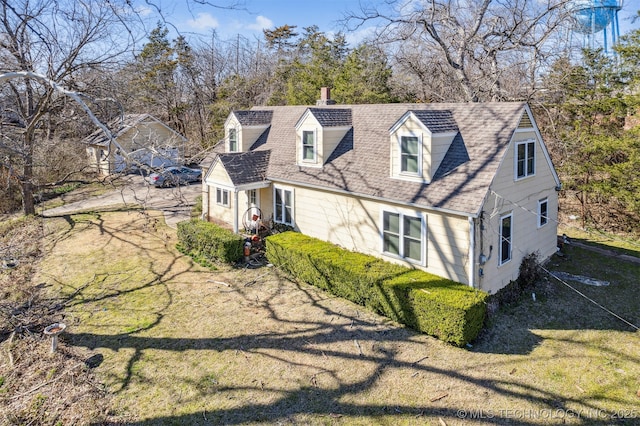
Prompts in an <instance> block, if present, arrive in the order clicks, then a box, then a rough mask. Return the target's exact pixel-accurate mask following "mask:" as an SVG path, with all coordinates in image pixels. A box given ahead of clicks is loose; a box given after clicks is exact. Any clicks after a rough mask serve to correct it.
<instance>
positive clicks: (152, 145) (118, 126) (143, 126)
mask: <svg viewBox="0 0 640 426" xmlns="http://www.w3.org/2000/svg"><path fill="white" fill-rule="evenodd" d="M107 127H108V128H109V130H110V131H111V132H112V135H113V138H114V139H115V140H116V141H117V142H118V144H120V146H122V148H124V149H125V150H127V153H128V154H129V156H130V158H132V159H133V160H135V161H136V162H138V163H140V164H144V165H148V166H151V167H155V168H158V167H168V166H172V165H175V164H177V163H179V162H180V159H181V158H182V156H183V154H184V153H183V151H184V144H185V142H186V138H185V137H184V136H182V135H181V134H179V133H178V132H176V131H175V130H173V129H171V128H170V127H169V126H167V125H166V124H164V123H163V122H162V121H160V120H158V119H157V118H155V117H154V116H152V115H150V114H127V115H124V116H123V117H122V118H117V119H115V120H113V121H112V122H111V123H109V125H108V126H107ZM82 142H83V143H84V144H86V146H87V156H88V158H89V165H90V166H91V167H92V168H93V169H94V170H95V171H96V172H98V173H99V174H102V175H108V174H111V173H118V172H122V171H123V170H124V169H125V168H126V167H127V164H126V162H125V159H124V157H123V155H122V153H120V152H118V150H117V149H116V147H115V146H113V144H111V143H110V141H109V138H107V136H106V135H105V134H104V132H103V131H102V130H96V131H95V132H93V133H92V134H91V135H89V136H87V137H86V138H84V139H83V140H82Z"/></svg>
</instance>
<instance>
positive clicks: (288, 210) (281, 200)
mask: <svg viewBox="0 0 640 426" xmlns="http://www.w3.org/2000/svg"><path fill="white" fill-rule="evenodd" d="M273 200H274V209H273V211H274V213H273V220H274V221H275V222H277V223H284V224H286V225H291V226H293V191H292V190H291V189H284V188H274V197H273Z"/></svg>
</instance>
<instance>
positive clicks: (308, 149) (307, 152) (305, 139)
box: [302, 130, 317, 162]
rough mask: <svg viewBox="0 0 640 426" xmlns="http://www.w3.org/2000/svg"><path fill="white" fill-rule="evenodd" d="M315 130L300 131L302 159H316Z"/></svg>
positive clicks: (312, 160) (311, 160)
mask: <svg viewBox="0 0 640 426" xmlns="http://www.w3.org/2000/svg"><path fill="white" fill-rule="evenodd" d="M316 153H317V150H316V132H315V131H314V130H303V131H302V161H308V162H315V161H316Z"/></svg>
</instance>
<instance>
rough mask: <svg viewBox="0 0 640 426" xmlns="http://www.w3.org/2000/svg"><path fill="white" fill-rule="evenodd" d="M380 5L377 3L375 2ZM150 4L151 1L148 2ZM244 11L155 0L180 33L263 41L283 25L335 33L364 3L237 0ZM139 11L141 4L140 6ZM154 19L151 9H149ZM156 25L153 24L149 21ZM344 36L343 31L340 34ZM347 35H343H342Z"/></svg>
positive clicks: (224, 0) (353, 37)
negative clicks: (268, 32) (267, 33)
mask: <svg viewBox="0 0 640 426" xmlns="http://www.w3.org/2000/svg"><path fill="white" fill-rule="evenodd" d="M378 1H379V0H378ZM150 2H151V1H150ZM210 2H211V3H214V4H220V5H228V4H231V3H232V2H233V0H211V1H210ZM240 2H241V3H242V4H243V7H240V8H238V9H222V8H215V7H212V6H206V5H200V4H196V3H195V2H193V1H192V2H189V3H188V4H189V6H190V7H187V6H186V4H187V1H186V0H182V1H179V2H174V1H168V0H155V1H153V3H155V4H156V5H159V6H160V9H161V11H162V13H163V15H164V16H165V19H166V20H167V21H168V22H170V23H171V24H172V25H174V26H175V27H176V28H177V29H178V30H179V31H180V32H181V33H185V34H187V35H188V34H194V33H196V34H204V35H210V34H211V31H212V30H213V29H215V31H216V33H217V35H218V36H220V37H222V38H232V37H235V36H236V35H237V34H241V35H243V36H245V37H247V38H250V39H253V38H256V37H257V38H259V39H262V38H263V33H262V31H263V29H273V28H276V27H279V26H282V25H285V24H289V25H296V26H297V29H298V32H302V29H303V28H305V27H308V26H311V25H317V26H318V27H319V29H320V31H322V32H325V33H335V32H338V31H341V30H344V28H343V27H342V26H341V24H340V23H339V22H338V21H339V20H341V19H342V18H343V17H344V15H345V13H346V12H347V11H349V10H351V11H358V10H359V8H360V6H359V5H360V3H361V2H362V3H363V4H366V3H367V1H366V0H364V1H363V0H311V1H309V0H307V1H305V0H240ZM139 3H140V4H141V7H145V6H144V2H139ZM146 8H148V9H149V10H148V12H149V13H150V14H151V15H149V16H147V17H148V18H150V19H153V17H152V16H153V15H155V13H153V12H154V9H153V8H149V7H148V6H147V7H146ZM152 23H155V21H152ZM343 32H345V31H343ZM345 33H346V32H345ZM365 33H367V30H360V31H359V32H356V33H353V34H350V35H349V37H350V40H349V41H352V42H356V43H357V41H358V40H360V39H362V37H363V34H365Z"/></svg>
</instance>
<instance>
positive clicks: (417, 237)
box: [382, 211, 425, 264]
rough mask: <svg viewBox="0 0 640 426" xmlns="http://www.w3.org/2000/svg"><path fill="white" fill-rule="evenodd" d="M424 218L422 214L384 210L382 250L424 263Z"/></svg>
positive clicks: (411, 260)
mask: <svg viewBox="0 0 640 426" xmlns="http://www.w3.org/2000/svg"><path fill="white" fill-rule="evenodd" d="M423 229H424V219H423V217H422V216H414V215H408V214H403V213H400V212H392V211H383V212H382V251H383V252H384V253H387V254H391V255H394V256H398V257H401V258H403V259H407V260H408V261H410V262H415V263H421V264H422V263H424V261H423V254H424V252H425V250H424V249H423V247H424V241H425V238H424V233H423Z"/></svg>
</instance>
